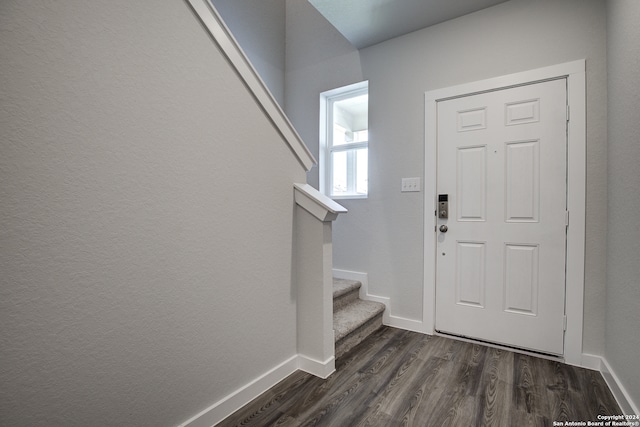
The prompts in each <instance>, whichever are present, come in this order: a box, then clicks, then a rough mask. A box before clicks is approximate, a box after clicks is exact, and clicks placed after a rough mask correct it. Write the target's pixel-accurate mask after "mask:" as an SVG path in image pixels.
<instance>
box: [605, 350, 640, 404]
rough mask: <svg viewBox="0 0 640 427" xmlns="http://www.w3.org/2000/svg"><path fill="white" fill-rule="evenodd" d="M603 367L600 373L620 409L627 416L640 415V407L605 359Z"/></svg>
mask: <svg viewBox="0 0 640 427" xmlns="http://www.w3.org/2000/svg"><path fill="white" fill-rule="evenodd" d="M601 362H602V367H601V369H600V372H602V376H603V377H604V380H605V381H606V383H607V385H608V386H609V389H610V390H611V393H613V397H615V398H616V401H617V402H618V405H620V409H622V412H624V414H625V415H640V411H638V405H636V403H635V402H634V401H633V399H631V396H630V395H629V393H628V392H627V390H626V389H625V388H624V386H623V385H622V383H621V382H620V380H619V378H618V376H617V375H616V373H615V372H614V371H613V369H611V366H610V365H609V362H607V359H605V358H604V357H603V358H601Z"/></svg>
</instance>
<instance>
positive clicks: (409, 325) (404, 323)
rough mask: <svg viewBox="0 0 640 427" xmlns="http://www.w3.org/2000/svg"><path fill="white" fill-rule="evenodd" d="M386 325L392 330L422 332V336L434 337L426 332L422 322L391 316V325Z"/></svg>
mask: <svg viewBox="0 0 640 427" xmlns="http://www.w3.org/2000/svg"><path fill="white" fill-rule="evenodd" d="M385 325H388V326H391V327H392V328H398V329H404V330H406V331H413V332H420V333H421V334H428V335H433V334H432V333H429V332H425V328H424V323H423V322H422V321H421V320H413V319H407V318H405V317H399V316H389V323H385Z"/></svg>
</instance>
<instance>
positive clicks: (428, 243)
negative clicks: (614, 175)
mask: <svg viewBox="0 0 640 427" xmlns="http://www.w3.org/2000/svg"><path fill="white" fill-rule="evenodd" d="M560 77H567V82H568V83H567V84H568V102H569V105H571V120H570V121H569V124H568V126H569V132H568V145H569V152H568V171H567V174H568V185H567V204H568V210H569V211H570V212H571V225H570V226H569V228H568V231H567V274H566V280H567V285H566V293H567V295H566V306H565V314H566V316H567V330H566V332H565V346H564V359H565V361H566V362H567V363H569V364H573V365H580V363H581V362H582V328H583V314H584V313H583V310H584V307H583V304H584V301H583V297H584V246H585V214H586V213H585V211H586V209H585V206H586V87H585V81H586V80H585V60H578V61H573V62H567V63H564V64H559V65H553V66H550V67H544V68H539V69H535V70H530V71H525V72H522V73H515V74H510V75H506V76H502V77H496V78H492V79H487V80H482V81H478V82H473V83H466V84H462V85H459V86H453V87H448V88H443V89H436V90H432V91H428V92H426V93H425V166H424V169H425V186H424V191H425V197H424V203H425V204H424V213H425V218H424V242H425V244H424V257H425V262H424V293H423V318H422V320H423V324H424V328H425V329H424V331H425V332H426V333H430V334H433V332H434V331H435V259H436V248H435V238H434V236H435V232H434V230H435V226H436V219H435V215H434V212H435V210H436V166H437V165H436V138H437V133H436V126H435V123H436V117H437V115H436V104H437V101H439V100H443V99H448V98H455V97H460V96H465V95H469V94H475V93H482V92H486V91H491V90H496V89H504V88H508V87H513V86H519V85H523V84H528V83H533V82H537V81H543V80H549V79H554V78H560ZM429 173H431V175H429Z"/></svg>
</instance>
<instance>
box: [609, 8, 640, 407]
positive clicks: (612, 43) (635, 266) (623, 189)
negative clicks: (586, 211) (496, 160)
mask: <svg viewBox="0 0 640 427" xmlns="http://www.w3.org/2000/svg"><path fill="white" fill-rule="evenodd" d="M607 12H608V28H607V48H608V49H607V54H608V57H607V60H608V76H607V77H608V95H609V102H608V106H609V119H608V123H609V125H608V127H609V132H608V137H609V141H608V154H609V158H608V160H609V186H608V189H609V218H608V225H607V227H608V239H607V242H608V253H607V317H606V325H607V328H606V349H605V356H606V359H607V361H608V362H609V364H610V365H611V367H612V369H613V370H614V371H615V373H616V374H617V376H618V378H619V380H620V382H621V383H622V384H623V385H624V387H625V388H626V389H627V392H628V393H629V394H630V396H631V397H632V399H633V400H634V401H635V403H636V405H638V404H639V403H640V370H639V369H638V355H639V354H640V332H638V331H640V310H638V307H640V263H639V262H638V256H639V254H640V227H638V213H639V212H640V191H639V190H638V189H639V188H640V114H639V113H638V105H639V104H640V74H639V70H640V43H639V41H640V26H638V22H640V2H638V1H636V0H608V1H607Z"/></svg>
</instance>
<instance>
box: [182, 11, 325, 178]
mask: <svg viewBox="0 0 640 427" xmlns="http://www.w3.org/2000/svg"><path fill="white" fill-rule="evenodd" d="M188 1H189V4H190V5H191V8H192V9H193V11H194V12H195V14H196V16H197V17H198V18H199V19H200V21H201V22H202V25H203V26H204V27H205V28H206V29H207V31H208V32H209V34H210V35H211V37H212V38H213V39H214V40H215V41H216V43H217V44H218V46H220V49H221V50H222V52H224V54H225V56H226V57H227V59H228V60H229V63H230V64H231V65H232V66H233V67H234V68H235V70H236V71H237V73H238V75H239V76H240V78H242V80H243V81H244V83H245V85H246V86H247V88H248V89H249V91H250V92H251V93H252V94H253V96H254V98H255V99H256V101H257V102H258V104H260V106H261V107H262V110H263V111H264V112H265V114H266V115H267V117H268V118H269V119H270V120H271V122H272V123H273V125H274V126H275V128H276V129H277V130H278V131H279V132H280V135H282V137H283V138H284V140H285V141H286V143H287V144H288V146H289V148H290V149H291V151H292V152H293V154H294V155H295V156H296V158H297V159H298V161H299V162H300V164H301V165H302V167H303V168H304V169H305V170H306V171H309V170H311V168H312V167H313V166H315V165H316V164H317V162H316V160H315V158H314V157H313V155H312V154H311V152H310V151H309V149H308V148H307V146H306V145H305V144H304V142H303V141H302V138H301V137H300V135H299V134H298V132H297V131H296V130H295V128H294V127H293V125H292V124H291V122H290V121H289V119H288V118H287V116H286V114H285V113H284V111H282V108H281V107H280V105H279V104H278V102H277V101H276V100H275V98H274V97H273V95H272V94H271V92H269V89H268V88H267V85H266V84H265V83H264V81H262V79H261V78H260V75H259V74H258V73H257V72H256V70H255V68H253V65H251V62H250V61H249V59H248V58H247V56H246V55H245V54H244V52H243V51H242V49H241V48H240V45H239V44H238V42H237V41H236V39H235V38H234V37H233V35H232V34H231V31H229V28H227V26H226V25H225V23H224V21H223V20H222V18H221V16H220V14H219V13H218V11H217V10H216V8H215V7H214V6H213V5H212V4H211V3H210V2H208V1H207V0H188Z"/></svg>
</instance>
